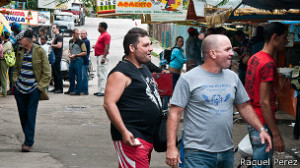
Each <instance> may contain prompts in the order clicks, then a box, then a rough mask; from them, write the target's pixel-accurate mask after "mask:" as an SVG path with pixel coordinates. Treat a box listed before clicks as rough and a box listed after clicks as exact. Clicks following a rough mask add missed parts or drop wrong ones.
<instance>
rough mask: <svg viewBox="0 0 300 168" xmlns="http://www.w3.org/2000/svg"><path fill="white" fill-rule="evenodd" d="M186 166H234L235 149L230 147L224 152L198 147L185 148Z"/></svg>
mask: <svg viewBox="0 0 300 168" xmlns="http://www.w3.org/2000/svg"><path fill="white" fill-rule="evenodd" d="M184 167H185V168H195V167H201V168H233V167H234V150H233V149H230V150H227V151H224V152H216V153H212V152H205V151H201V150H196V149H185V150H184Z"/></svg>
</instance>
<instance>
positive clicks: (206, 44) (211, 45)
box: [201, 34, 229, 56]
mask: <svg viewBox="0 0 300 168" xmlns="http://www.w3.org/2000/svg"><path fill="white" fill-rule="evenodd" d="M224 39H228V37H227V36H225V35H221V34H211V35H209V36H207V37H205V39H204V40H203V42H202V46H201V51H202V53H203V56H205V55H207V54H208V53H209V51H210V50H211V49H213V50H217V49H218V48H219V47H220V44H221V42H223V40H224ZM228 40H229V39H228Z"/></svg>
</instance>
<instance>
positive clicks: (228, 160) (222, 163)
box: [217, 149, 234, 168]
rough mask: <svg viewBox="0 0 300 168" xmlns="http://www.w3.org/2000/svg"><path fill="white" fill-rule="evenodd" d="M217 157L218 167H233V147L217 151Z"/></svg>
mask: <svg viewBox="0 0 300 168" xmlns="http://www.w3.org/2000/svg"><path fill="white" fill-rule="evenodd" d="M217 157H218V161H217V164H218V168H234V149H230V150H228V151H225V152H219V153H218V155H217Z"/></svg>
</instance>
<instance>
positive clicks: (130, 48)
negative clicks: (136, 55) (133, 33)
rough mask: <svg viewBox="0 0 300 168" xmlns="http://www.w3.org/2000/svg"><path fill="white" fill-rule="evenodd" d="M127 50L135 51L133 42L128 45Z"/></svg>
mask: <svg viewBox="0 0 300 168" xmlns="http://www.w3.org/2000/svg"><path fill="white" fill-rule="evenodd" d="M129 50H130V52H135V47H134V45H133V44H130V45H129Z"/></svg>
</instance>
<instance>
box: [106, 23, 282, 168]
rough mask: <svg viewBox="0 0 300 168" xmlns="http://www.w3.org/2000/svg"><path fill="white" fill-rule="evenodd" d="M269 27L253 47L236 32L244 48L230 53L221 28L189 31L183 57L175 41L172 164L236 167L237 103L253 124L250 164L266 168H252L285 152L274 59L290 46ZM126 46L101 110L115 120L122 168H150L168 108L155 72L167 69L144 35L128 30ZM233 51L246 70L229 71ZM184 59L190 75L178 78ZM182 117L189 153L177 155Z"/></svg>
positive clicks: (250, 127)
mask: <svg viewBox="0 0 300 168" xmlns="http://www.w3.org/2000/svg"><path fill="white" fill-rule="evenodd" d="M264 29H265V30H264V31H262V30H261V27H259V28H258V29H257V34H256V36H255V37H254V38H252V39H250V40H249V41H250V42H248V40H247V38H246V36H245V35H244V33H241V31H238V32H236V34H235V36H236V39H237V40H238V41H239V42H240V46H239V47H238V48H233V47H232V43H231V41H230V39H229V37H228V36H226V34H227V33H226V31H225V30H224V29H222V28H219V29H212V28H211V29H208V30H207V32H206V33H205V32H201V33H200V34H199V33H198V31H197V30H196V29H194V28H190V29H189V30H188V33H189V38H188V39H187V42H186V43H187V44H186V57H185V55H184V53H183V49H182V46H183V38H182V37H181V36H179V37H177V38H176V45H175V47H174V48H173V50H172V53H171V61H170V63H169V64H170V65H169V68H168V70H169V71H167V72H165V73H172V76H173V85H174V92H173V95H172V98H171V101H170V104H171V107H170V110H169V116H168V121H167V141H168V142H167V151H166V163H167V164H168V165H169V166H171V167H178V166H179V165H180V166H183V167H188V168H190V167H191V168H192V167H208V168H233V167H234V145H233V138H232V127H233V106H235V108H236V109H237V110H238V111H239V112H240V115H241V117H242V118H243V119H244V120H245V121H246V122H247V123H248V131H249V134H250V141H251V144H252V147H253V160H254V161H257V162H266V163H267V164H268V165H262V166H261V165H259V166H257V165H256V166H255V165H254V167H256V168H258V167H271V166H272V155H273V151H274V150H276V151H279V152H282V151H284V148H285V147H284V141H283V140H282V137H281V135H280V132H279V131H278V128H277V126H276V124H275V120H276V119H275V111H276V107H275V93H276V92H275V85H276V78H277V71H276V63H275V61H274V58H276V57H277V54H278V51H281V50H282V49H283V48H284V45H285V44H287V34H288V29H287V27H286V26H285V25H283V24H281V23H275V22H274V23H271V24H268V25H266V26H265V27H264ZM261 32H264V33H263V35H264V38H262V37H261V35H262V34H261ZM199 37H200V38H202V39H199ZM231 37H232V36H231ZM123 47H124V51H125V56H124V57H123V59H122V61H120V62H119V63H118V64H117V66H116V67H115V68H113V70H112V71H111V72H110V73H109V75H108V81H107V85H106V90H105V97H104V108H105V110H106V112H107V115H108V118H109V119H110V121H111V136H112V140H113V144H114V146H115V149H116V153H117V156H118V161H119V167H149V165H150V160H151V152H152V150H153V145H154V143H155V141H154V139H155V136H156V135H157V134H156V131H157V128H158V125H159V121H160V119H161V115H162V111H163V109H164V108H163V104H162V102H161V98H160V96H159V94H158V93H159V92H158V89H157V85H156V82H155V81H154V79H153V78H152V76H151V70H153V71H154V72H163V71H162V70H161V69H159V68H157V67H155V66H154V65H153V64H152V63H149V62H151V51H152V50H153V49H152V47H151V40H150V37H149V34H148V32H147V31H145V30H143V29H140V28H133V29H131V30H129V31H128V33H127V34H126V35H125V37H124V42H123ZM234 50H236V52H239V53H238V54H239V60H240V65H241V66H242V67H241V72H240V73H239V75H237V74H236V73H235V72H233V71H231V70H229V68H230V66H231V63H232V57H233V55H234V52H233V51H234ZM256 52H257V53H256ZM249 53H250V54H249ZM255 53H256V54H255ZM251 54H253V55H251ZM175 60H176V62H175ZM173 61H174V62H173ZM185 62H186V63H187V72H186V73H184V74H183V75H182V76H181V75H180V74H181V69H182V67H183V64H184V63H185ZM145 65H147V66H148V67H149V69H150V71H149V69H148V68H147V66H145ZM244 84H246V86H245V87H244ZM182 114H184V119H183V125H184V126H183V127H184V134H183V140H182V142H183V143H182V148H183V149H184V151H183V152H180V154H179V151H178V149H177V146H176V145H177V144H176V139H177V130H178V125H179V122H180V118H181V116H182ZM183 162H184V165H183V164H182V163H183Z"/></svg>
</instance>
